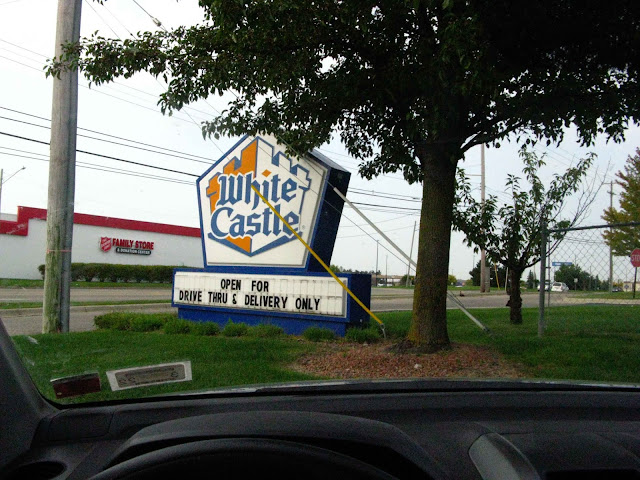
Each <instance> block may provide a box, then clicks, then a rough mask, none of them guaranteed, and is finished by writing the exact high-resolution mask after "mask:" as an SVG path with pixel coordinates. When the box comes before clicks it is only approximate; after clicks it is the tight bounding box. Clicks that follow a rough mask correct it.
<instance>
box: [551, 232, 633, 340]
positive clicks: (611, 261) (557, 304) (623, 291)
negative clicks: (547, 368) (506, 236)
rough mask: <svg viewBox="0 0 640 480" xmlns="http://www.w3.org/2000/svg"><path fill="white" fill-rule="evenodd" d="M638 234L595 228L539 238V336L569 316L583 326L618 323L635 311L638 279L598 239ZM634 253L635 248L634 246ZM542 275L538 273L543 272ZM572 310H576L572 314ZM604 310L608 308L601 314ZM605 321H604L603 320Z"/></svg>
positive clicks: (625, 262)
mask: <svg viewBox="0 0 640 480" xmlns="http://www.w3.org/2000/svg"><path fill="white" fill-rule="evenodd" d="M622 227H624V228H627V229H628V228H630V227H631V228H640V223H632V224H624V225H623V224H620V225H598V226H591V227H578V228H571V229H562V230H548V231H547V232H545V235H543V242H545V245H544V246H541V247H543V248H544V249H545V250H544V251H545V252H546V257H545V260H544V261H543V262H541V270H540V279H542V278H543V273H544V278H545V280H546V281H545V287H544V288H543V287H539V290H545V292H544V302H543V301H542V298H540V303H539V305H540V326H539V334H540V335H542V331H543V330H545V329H546V328H553V327H557V326H559V325H561V324H562V321H563V319H565V318H566V317H568V312H569V310H567V308H566V307H573V308H572V310H571V312H572V313H573V314H575V312H576V311H578V310H579V314H580V315H581V316H583V317H584V319H585V321H603V322H605V325H606V321H607V320H608V319H612V320H614V319H616V318H615V317H624V316H626V315H627V312H628V310H626V308H620V307H628V306H640V278H638V277H636V274H637V269H636V268H635V267H634V266H633V265H632V264H631V259H630V255H631V252H629V253H628V254H627V255H624V256H619V255H613V254H612V253H611V251H610V249H609V246H608V245H607V243H606V242H605V240H604V237H603V233H605V232H606V231H607V230H609V229H615V228H622ZM638 247H639V248H640V245H639V246H638ZM543 270H544V272H543ZM576 306H580V308H579V309H578V310H576V308H575V307H576ZM602 307H610V308H602ZM604 317H608V318H604Z"/></svg>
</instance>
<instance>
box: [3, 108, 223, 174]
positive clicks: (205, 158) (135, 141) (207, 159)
mask: <svg viewBox="0 0 640 480" xmlns="http://www.w3.org/2000/svg"><path fill="white" fill-rule="evenodd" d="M0 109H2V110H7V111H9V112H14V113H18V114H20V115H25V116H28V117H32V118H37V119H40V120H44V121H47V122H51V120H50V119H49V118H46V117H40V116H38V115H33V114H31V113H26V112H21V111H20V110H14V109H12V108H7V107H3V106H0ZM14 120H15V119H14ZM37 126H39V127H42V125H37ZM44 128H49V127H44ZM78 130H83V131H85V132H91V133H96V134H98V135H102V136H105V137H109V138H115V139H118V140H123V141H125V142H130V143H135V144H137V145H144V146H145V147H151V148H155V149H158V150H164V151H165V152H171V153H177V154H178V155H187V156H189V157H194V158H201V159H203V160H205V161H203V162H202V163H210V162H211V159H210V158H207V157H203V156H201V155H195V154H192V153H186V152H181V151H179V150H173V149H170V148H166V147H160V146H158V145H153V144H150V143H144V142H140V141H138V140H131V139H130V138H125V137H119V136H117V135H111V134H109V133H104V132H100V131H98V130H91V129H89V128H82V127H78ZM81 136H82V135H81ZM87 138H93V137H89V136H87ZM94 140H99V139H95V138H94ZM103 141H104V140H103ZM112 143H115V144H116V145H121V144H119V143H118V142H112ZM124 146H129V145H124ZM130 148H138V149H139V150H144V149H142V148H139V147H133V146H130ZM155 153H161V152H155ZM185 160H189V159H188V158H185Z"/></svg>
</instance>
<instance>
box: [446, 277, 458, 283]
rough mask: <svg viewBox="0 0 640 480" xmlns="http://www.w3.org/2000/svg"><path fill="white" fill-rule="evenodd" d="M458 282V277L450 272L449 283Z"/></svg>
mask: <svg viewBox="0 0 640 480" xmlns="http://www.w3.org/2000/svg"><path fill="white" fill-rule="evenodd" d="M457 282H458V279H457V278H456V276H455V275H451V274H449V277H448V278H447V284H448V285H455V284H456V283H457Z"/></svg>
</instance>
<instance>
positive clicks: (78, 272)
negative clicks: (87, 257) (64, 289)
mask: <svg viewBox="0 0 640 480" xmlns="http://www.w3.org/2000/svg"><path fill="white" fill-rule="evenodd" d="M84 265H85V264H84V263H72V264H71V281H72V282H77V281H78V280H81V279H82V278H84Z"/></svg>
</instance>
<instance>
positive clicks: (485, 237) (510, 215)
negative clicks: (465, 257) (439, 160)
mask: <svg viewBox="0 0 640 480" xmlns="http://www.w3.org/2000/svg"><path fill="white" fill-rule="evenodd" d="M520 157H521V158H522V162H523V164H524V167H523V173H524V175H525V177H526V180H527V183H528V184H529V185H530V188H529V190H522V189H521V188H520V178H519V177H516V176H513V175H509V176H508V177H507V188H509V189H511V192H512V197H513V203H511V204H503V205H500V206H498V202H497V197H496V196H495V195H490V196H489V199H488V200H487V201H486V202H485V203H484V204H482V203H481V202H479V201H477V200H476V199H475V198H473V196H472V195H471V186H470V185H469V182H468V180H467V178H466V177H465V175H464V171H462V170H461V171H460V173H459V186H460V188H459V189H458V194H457V202H456V207H454V214H453V224H454V228H455V229H456V230H460V231H462V232H463V233H464V234H465V241H466V242H467V244H468V245H469V246H475V249H476V250H477V249H478V248H484V249H485V250H486V252H487V256H488V257H489V258H490V259H491V260H492V261H493V262H500V263H501V264H502V265H504V266H505V267H506V268H507V269H508V270H509V284H508V292H509V308H510V312H509V320H510V322H511V323H513V324H521V323H522V296H521V289H520V278H521V277H522V273H523V272H524V271H525V270H526V269H527V268H529V267H531V266H533V265H535V264H536V263H538V262H539V261H540V242H541V241H542V229H543V228H544V227H543V225H546V226H547V228H550V229H556V228H568V227H571V226H573V225H575V224H576V223H577V222H578V221H579V220H580V219H581V218H582V216H583V215H584V213H585V212H586V210H587V208H588V206H589V205H590V204H591V203H592V202H593V200H594V199H595V196H596V194H597V192H598V190H599V188H600V186H601V185H602V183H600V184H599V185H596V180H595V178H596V177H594V180H593V181H592V182H591V183H590V184H588V185H587V186H586V188H584V189H583V191H582V194H581V196H580V198H579V201H578V206H577V208H576V210H575V212H574V213H573V215H572V216H571V217H570V218H569V219H565V220H562V219H561V216H562V212H563V208H564V206H565V201H566V199H567V198H568V197H569V196H570V195H571V194H573V193H575V192H577V191H578V190H579V189H580V188H581V186H582V185H583V181H584V179H585V175H586V173H587V170H588V169H589V167H590V165H591V164H592V163H593V159H594V158H595V155H593V154H590V155H588V156H587V157H586V158H584V159H582V160H580V161H579V162H578V164H577V165H576V166H575V167H573V168H569V169H568V170H567V171H566V172H565V173H564V174H563V175H558V174H556V175H555V176H554V179H553V180H552V181H551V183H550V185H549V187H548V188H545V186H544V184H543V183H542V181H541V180H540V178H539V177H538V171H539V169H540V168H541V167H542V166H543V165H544V157H538V156H537V155H536V154H534V153H533V152H530V151H529V150H527V149H526V148H522V149H521V150H520ZM563 235H564V234H563V233H562V232H555V233H552V234H551V239H552V240H553V242H554V243H553V244H552V246H551V248H550V251H553V250H554V249H555V247H556V246H557V245H558V242H559V241H560V240H561V239H562V238H563Z"/></svg>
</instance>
